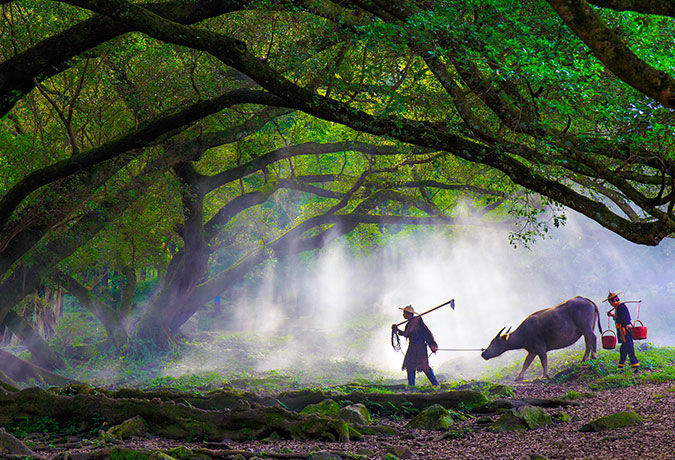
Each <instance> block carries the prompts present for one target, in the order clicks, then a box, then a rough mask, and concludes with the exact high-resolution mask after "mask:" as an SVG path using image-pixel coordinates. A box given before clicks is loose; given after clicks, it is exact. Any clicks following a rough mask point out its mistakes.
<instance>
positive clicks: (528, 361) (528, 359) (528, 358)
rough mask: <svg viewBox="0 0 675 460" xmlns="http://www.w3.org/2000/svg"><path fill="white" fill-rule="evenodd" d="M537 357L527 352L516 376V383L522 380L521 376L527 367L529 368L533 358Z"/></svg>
mask: <svg viewBox="0 0 675 460" xmlns="http://www.w3.org/2000/svg"><path fill="white" fill-rule="evenodd" d="M535 356H537V355H536V354H534V353H532V352H530V351H528V352H527V356H526V357H525V362H524V363H523V368H522V369H521V370H520V373H519V374H518V375H517V376H516V382H520V381H521V380H523V376H524V375H525V371H526V370H527V368H528V367H530V364H532V360H533V359H534V357H535Z"/></svg>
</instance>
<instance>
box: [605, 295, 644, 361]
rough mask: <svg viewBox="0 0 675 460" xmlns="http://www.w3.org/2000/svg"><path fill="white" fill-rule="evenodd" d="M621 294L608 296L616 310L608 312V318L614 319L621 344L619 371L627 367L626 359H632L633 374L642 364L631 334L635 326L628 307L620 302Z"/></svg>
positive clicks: (608, 300)
mask: <svg viewBox="0 0 675 460" xmlns="http://www.w3.org/2000/svg"><path fill="white" fill-rule="evenodd" d="M619 294H621V292H619V293H614V292H610V293H609V294H607V300H606V301H607V302H609V304H610V305H611V306H612V307H613V308H612V310H614V311H612V310H610V311H608V312H607V316H613V317H614V323H615V325H616V336H617V338H618V339H619V342H620V343H621V347H619V369H623V368H624V366H625V365H626V358H630V367H631V368H632V369H633V372H637V371H638V369H639V367H640V363H639V362H638V359H637V357H636V356H635V345H634V344H633V334H632V333H631V329H633V324H631V320H630V312H629V311H628V307H627V306H626V304H625V303H623V302H621V300H619Z"/></svg>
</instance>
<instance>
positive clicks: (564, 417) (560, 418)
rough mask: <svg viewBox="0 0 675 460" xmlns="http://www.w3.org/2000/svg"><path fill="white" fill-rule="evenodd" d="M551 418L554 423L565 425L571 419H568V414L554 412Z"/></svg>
mask: <svg viewBox="0 0 675 460" xmlns="http://www.w3.org/2000/svg"><path fill="white" fill-rule="evenodd" d="M551 418H552V419H553V421H555V422H563V423H567V422H569V421H570V420H571V419H572V418H571V417H570V414H568V413H567V412H556V413H555V414H553V415H552V416H551Z"/></svg>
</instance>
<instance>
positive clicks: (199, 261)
mask: <svg viewBox="0 0 675 460" xmlns="http://www.w3.org/2000/svg"><path fill="white" fill-rule="evenodd" d="M174 170H175V172H176V175H177V176H178V177H179V179H180V180H181V181H182V182H183V184H184V187H183V208H184V214H185V218H184V223H183V227H182V228H181V229H180V233H181V236H182V237H183V242H184V244H183V248H182V249H181V250H180V251H178V253H177V254H176V258H179V259H178V260H177V261H176V260H172V261H171V264H170V269H169V271H168V272H167V276H166V279H165V280H164V282H163V283H162V287H161V288H160V291H159V292H158V294H157V295H156V296H155V297H154V298H153V300H152V302H151V303H150V306H149V307H148V308H147V309H146V310H145V312H144V313H143V316H142V317H141V320H140V321H139V323H138V326H137V328H136V338H137V339H138V340H139V342H138V345H140V346H143V347H146V346H151V347H155V348H157V349H159V350H166V348H167V347H168V345H169V343H170V342H171V335H172V333H173V331H172V328H171V324H172V319H173V317H174V316H175V315H176V314H179V312H180V311H181V308H182V306H183V305H184V304H185V303H186V299H187V298H188V297H189V295H190V294H191V293H192V291H193V290H194V288H195V287H196V286H197V284H198V283H200V282H202V281H203V279H204V276H205V274H206V271H207V264H208V259H209V247H208V244H207V243H206V240H205V238H204V223H203V217H204V194H203V192H202V191H201V190H200V188H199V181H200V180H201V177H202V176H200V175H199V174H198V173H197V172H196V170H195V167H194V165H193V164H192V163H191V162H185V163H180V164H179V165H177V166H176V167H175V168H174Z"/></svg>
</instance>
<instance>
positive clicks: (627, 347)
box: [619, 331, 640, 367]
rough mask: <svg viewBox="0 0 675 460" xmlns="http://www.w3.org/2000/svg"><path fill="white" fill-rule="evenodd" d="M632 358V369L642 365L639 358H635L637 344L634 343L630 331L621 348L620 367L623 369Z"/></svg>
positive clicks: (627, 332)
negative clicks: (627, 360)
mask: <svg viewBox="0 0 675 460" xmlns="http://www.w3.org/2000/svg"><path fill="white" fill-rule="evenodd" d="M627 357H628V358H630V365H631V367H637V366H639V365H640V363H639V362H638V359H637V357H636V356H635V344H634V343H633V336H632V335H631V333H630V332H629V331H626V335H625V336H624V339H623V343H622V344H621V347H619V367H623V366H624V364H625V362H626V358H627Z"/></svg>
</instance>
